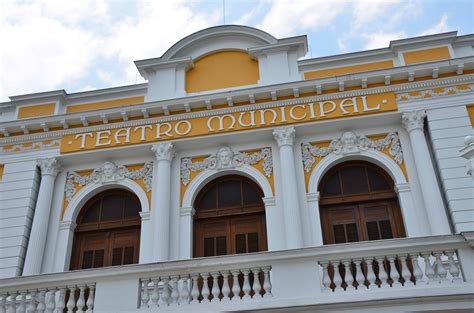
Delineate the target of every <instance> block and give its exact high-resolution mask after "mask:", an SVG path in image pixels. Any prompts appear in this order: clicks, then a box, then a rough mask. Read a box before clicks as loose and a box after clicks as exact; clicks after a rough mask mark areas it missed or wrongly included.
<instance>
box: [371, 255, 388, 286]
mask: <svg viewBox="0 0 474 313" xmlns="http://www.w3.org/2000/svg"><path fill="white" fill-rule="evenodd" d="M375 262H377V264H378V266H379V280H380V288H389V287H390V284H389V282H388V280H389V277H388V269H386V268H385V257H384V256H378V257H375ZM368 267H369V266H368V265H367V268H368ZM374 276H375V275H374ZM367 280H368V281H369V282H370V283H371V284H372V281H371V279H369V273H368V272H367ZM374 284H375V279H374ZM369 288H370V287H369Z"/></svg>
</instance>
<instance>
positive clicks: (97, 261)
mask: <svg viewBox="0 0 474 313" xmlns="http://www.w3.org/2000/svg"><path fill="white" fill-rule="evenodd" d="M102 266H104V250H95V251H94V268H97V267H102Z"/></svg>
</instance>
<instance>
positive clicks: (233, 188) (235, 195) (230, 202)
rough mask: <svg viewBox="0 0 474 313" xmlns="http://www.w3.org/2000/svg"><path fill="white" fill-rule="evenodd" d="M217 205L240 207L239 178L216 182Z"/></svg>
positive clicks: (221, 206)
mask: <svg viewBox="0 0 474 313" xmlns="http://www.w3.org/2000/svg"><path fill="white" fill-rule="evenodd" d="M218 190H219V192H218V201H217V203H218V207H219V208H229V207H241V206H242V202H241V196H242V194H241V192H240V191H241V190H240V181H239V180H227V181H223V182H221V183H219V184H218Z"/></svg>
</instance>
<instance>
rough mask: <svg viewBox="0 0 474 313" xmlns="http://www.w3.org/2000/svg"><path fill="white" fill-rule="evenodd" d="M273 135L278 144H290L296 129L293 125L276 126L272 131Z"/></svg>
mask: <svg viewBox="0 0 474 313" xmlns="http://www.w3.org/2000/svg"><path fill="white" fill-rule="evenodd" d="M273 136H274V137H275V140H276V141H277V143H278V146H279V147H281V146H285V145H288V146H292V145H293V140H294V139H295V136H296V131H295V128H294V127H293V126H283V127H278V128H276V129H275V130H274V131H273Z"/></svg>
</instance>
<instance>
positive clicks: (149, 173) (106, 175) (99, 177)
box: [65, 162, 153, 201]
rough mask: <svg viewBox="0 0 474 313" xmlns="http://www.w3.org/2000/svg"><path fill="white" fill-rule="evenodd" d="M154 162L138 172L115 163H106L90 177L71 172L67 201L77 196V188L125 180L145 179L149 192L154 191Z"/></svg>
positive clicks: (68, 178) (67, 180) (68, 176)
mask: <svg viewBox="0 0 474 313" xmlns="http://www.w3.org/2000/svg"><path fill="white" fill-rule="evenodd" d="M152 177H153V162H147V163H145V164H143V167H141V168H139V169H136V170H129V169H128V168H127V167H126V166H124V165H117V164H115V163H114V162H105V163H104V164H103V165H102V166H101V167H99V168H96V169H94V170H93V171H92V173H90V174H89V175H81V174H79V173H77V172H69V173H68V174H67V178H66V190H65V194H66V199H67V201H71V199H72V198H73V197H74V195H75V194H76V192H77V190H76V186H80V187H83V186H86V185H88V184H90V183H99V184H103V183H108V182H117V181H120V180H123V179H125V178H129V179H131V180H138V179H143V182H144V185H145V189H146V191H147V192H149V191H151V189H152Z"/></svg>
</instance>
